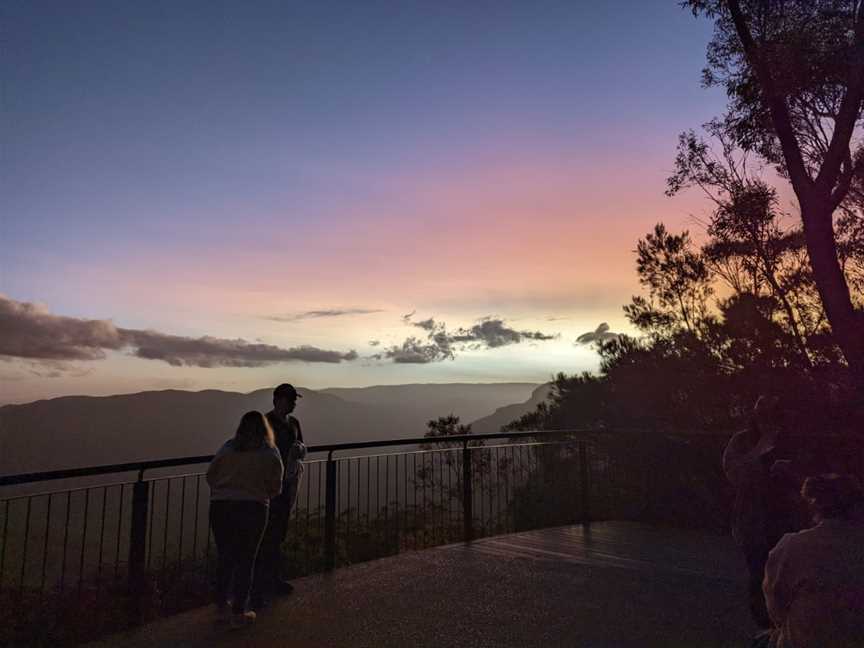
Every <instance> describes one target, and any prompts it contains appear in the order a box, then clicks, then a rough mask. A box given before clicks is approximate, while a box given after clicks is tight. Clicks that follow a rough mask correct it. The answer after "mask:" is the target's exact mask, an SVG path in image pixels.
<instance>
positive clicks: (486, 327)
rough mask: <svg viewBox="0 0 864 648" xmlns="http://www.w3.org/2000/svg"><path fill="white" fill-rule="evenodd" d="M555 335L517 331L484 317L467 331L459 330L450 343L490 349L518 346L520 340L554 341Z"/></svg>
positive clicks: (500, 321) (498, 320)
mask: <svg viewBox="0 0 864 648" xmlns="http://www.w3.org/2000/svg"><path fill="white" fill-rule="evenodd" d="M556 337H558V336H557V335H547V334H546V333H542V332H540V331H517V330H516V329H514V328H511V327H509V326H507V325H506V324H504V321H503V320H500V319H493V318H491V317H484V318H483V319H481V320H480V321H479V322H477V324H475V325H474V326H472V327H471V328H468V329H464V328H462V329H459V330H458V331H457V333H456V335H454V336H453V337H452V340H451V341H452V342H479V343H481V345H483V346H487V347H489V348H491V349H495V348H497V347H502V346H507V345H508V344H519V343H520V342H522V340H540V341H546V340H554V339H555V338H556Z"/></svg>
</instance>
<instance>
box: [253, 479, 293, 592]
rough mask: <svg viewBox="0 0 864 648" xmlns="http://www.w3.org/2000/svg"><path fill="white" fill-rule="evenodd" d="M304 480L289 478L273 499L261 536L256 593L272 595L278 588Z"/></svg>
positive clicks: (256, 566)
mask: <svg viewBox="0 0 864 648" xmlns="http://www.w3.org/2000/svg"><path fill="white" fill-rule="evenodd" d="M299 485H300V480H299V479H297V480H294V481H292V482H285V484H284V485H283V490H282V494H281V495H277V496H276V497H274V498H273V499H271V500H270V519H269V520H268V521H267V528H266V529H265V530H264V536H263V537H262V538H261V549H260V551H259V552H258V560H257V561H256V563H255V583H254V586H253V592H252V596H253V598H255V599H259V600H261V599H263V600H266V599H269V598H270V597H272V596H273V594H274V593H275V591H276V581H277V580H278V579H281V578H282V543H283V542H285V536H286V535H288V520H289V518H290V517H291V509H292V508H293V507H294V502H295V501H296V500H297V489H298V487H299Z"/></svg>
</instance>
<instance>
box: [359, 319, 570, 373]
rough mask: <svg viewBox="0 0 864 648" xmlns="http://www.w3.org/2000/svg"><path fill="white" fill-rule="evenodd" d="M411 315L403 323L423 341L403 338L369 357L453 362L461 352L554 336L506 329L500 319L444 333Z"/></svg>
mask: <svg viewBox="0 0 864 648" xmlns="http://www.w3.org/2000/svg"><path fill="white" fill-rule="evenodd" d="M412 315H413V313H409V314H408V315H405V316H403V318H402V319H403V320H404V321H405V322H406V323H408V324H410V325H412V326H415V327H417V328H420V329H422V330H424V331H426V334H427V335H426V340H425V341H424V340H421V339H419V338H417V337H413V336H412V337H409V338H407V339H406V340H405V341H404V342H403V343H402V344H401V345H394V346H391V347H390V348H388V349H387V350H386V351H385V352H384V353H382V354H377V355H376V356H373V357H375V358H377V359H381V358H385V359H389V360H393V362H401V363H407V362H410V363H418V364H426V363H429V362H438V361H441V360H453V359H454V358H455V357H456V353H457V351H460V350H464V349H494V348H498V347H502V346H507V345H510V344H519V343H520V342H522V341H523V340H539V341H545V340H552V339H555V338H556V337H558V336H557V335H548V334H546V333H542V332H541V331H519V330H516V329H514V328H511V327H509V326H507V325H506V324H505V323H504V321H503V320H501V319H498V318H493V317H484V318H482V319H480V320H478V321H477V323H476V324H475V325H474V326H471V327H469V328H459V329H456V331H454V332H452V333H451V332H449V331H448V330H447V326H446V324H444V323H443V322H438V321H436V320H435V319H434V318H432V317H430V318H428V319H425V320H420V321H419V322H413V321H411V316H412Z"/></svg>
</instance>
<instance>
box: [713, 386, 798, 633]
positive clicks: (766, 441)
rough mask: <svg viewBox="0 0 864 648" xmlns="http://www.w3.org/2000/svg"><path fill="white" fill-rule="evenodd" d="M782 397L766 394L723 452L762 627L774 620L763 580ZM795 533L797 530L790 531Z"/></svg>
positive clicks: (753, 608)
mask: <svg viewBox="0 0 864 648" xmlns="http://www.w3.org/2000/svg"><path fill="white" fill-rule="evenodd" d="M778 415H779V399H777V398H776V397H769V396H760V397H759V398H758V399H757V400H756V404H755V405H754V407H753V415H752V417H751V420H750V424H749V426H748V427H747V429H745V430H743V431H741V432H738V433H737V434H735V435H733V437H732V438H731V439H730V441H729V443H728V444H727V446H726V450H725V451H724V452H723V472H724V473H725V475H726V478H727V479H728V480H729V482H730V483H731V484H732V485H733V486H734V487H735V501H734V504H733V510H732V536H733V537H734V538H735V541H736V542H737V543H738V545H739V546H740V547H741V549H742V551H743V553H744V558H745V560H746V562H747V571H748V574H749V579H748V582H749V587H748V590H749V598H750V612H751V615H752V616H753V620H754V621H755V623H756V625H757V626H758V627H760V628H765V629H767V628H769V627H770V626H771V619H770V617H769V616H768V609H767V607H766V605H765V597H764V595H763V594H762V576H763V574H764V571H765V563H766V561H767V560H768V552H769V551H770V550H771V546H772V545H771V543H770V541H769V535H772V531H771V530H770V529H769V527H772V526H774V525H772V524H771V520H770V518H769V495H770V493H771V487H772V485H771V472H770V470H771V465H772V463H773V458H774V457H773V455H774V452H775V449H776V446H777V438H778V435H779V432H780V428H779V426H778ZM790 530H791V529H790Z"/></svg>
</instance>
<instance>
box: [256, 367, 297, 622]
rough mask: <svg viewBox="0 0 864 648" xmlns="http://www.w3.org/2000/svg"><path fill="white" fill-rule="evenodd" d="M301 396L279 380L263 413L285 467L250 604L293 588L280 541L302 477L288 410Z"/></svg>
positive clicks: (265, 601) (261, 603)
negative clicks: (279, 383)
mask: <svg viewBox="0 0 864 648" xmlns="http://www.w3.org/2000/svg"><path fill="white" fill-rule="evenodd" d="M298 398H302V396H300V394H298V393H297V390H296V389H295V388H294V386H293V385H290V384H288V383H283V384H281V385H279V386H278V387H276V389H274V390H273V409H272V410H270V411H269V412H267V414H266V415H265V417H266V419H267V421H268V423H269V424H270V426H271V427H272V428H273V433H274V436H275V441H276V448H277V449H278V451H279V455H280V457H281V459H282V463H283V465H284V466H285V471H284V477H283V483H282V493H281V494H280V495H279V496H278V497H275V498H273V500H272V501H271V503H270V519H269V521H268V523H267V528H266V530H265V531H264V537H263V539H262V540H261V551H260V557H259V560H258V562H257V563H256V570H255V571H256V573H255V587H254V591H253V595H252V605H253V607H257V608H261V607H265V606H266V605H267V604H268V603H269V601H270V599H271V598H272V597H273V596H274V595H276V594H290V593H291V592H292V591H293V590H294V587H293V586H292V585H291V583H290V582H288V580H287V579H286V578H285V577H284V575H283V573H282V551H281V548H282V543H283V542H284V541H285V536H286V535H287V534H288V520H289V518H290V516H291V509H292V508H293V507H294V503H295V502H296V501H297V491H298V489H299V488H300V480H301V479H302V477H303V470H304V469H303V459H304V458H305V457H306V446H305V445H304V443H303V431H302V429H301V428H300V421H298V420H297V418H296V417H294V416H292V415H291V413H292V412H293V411H294V409H295V408H296V406H297V399H298Z"/></svg>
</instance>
